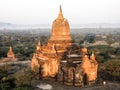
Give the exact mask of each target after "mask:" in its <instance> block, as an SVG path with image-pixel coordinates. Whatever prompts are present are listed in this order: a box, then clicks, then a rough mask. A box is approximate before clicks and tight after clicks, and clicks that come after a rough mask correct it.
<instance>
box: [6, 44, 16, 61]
mask: <svg viewBox="0 0 120 90" xmlns="http://www.w3.org/2000/svg"><path fill="white" fill-rule="evenodd" d="M7 58H11V59H15V54H14V52H13V50H12V47H11V46H10V48H9V51H8V53H7Z"/></svg>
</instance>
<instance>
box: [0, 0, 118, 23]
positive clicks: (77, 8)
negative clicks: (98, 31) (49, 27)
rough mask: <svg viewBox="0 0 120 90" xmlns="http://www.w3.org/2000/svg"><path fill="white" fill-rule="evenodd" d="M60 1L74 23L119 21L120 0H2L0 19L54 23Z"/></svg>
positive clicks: (0, 20)
mask: <svg viewBox="0 0 120 90" xmlns="http://www.w3.org/2000/svg"><path fill="white" fill-rule="evenodd" d="M60 4H61V5H62V11H63V15H64V17H65V18H67V19H68V21H69V22H70V23H71V24H88V23H120V0H0V22H8V23H14V24H52V22H53V20H54V19H55V18H56V17H57V15H58V12H59V6H60Z"/></svg>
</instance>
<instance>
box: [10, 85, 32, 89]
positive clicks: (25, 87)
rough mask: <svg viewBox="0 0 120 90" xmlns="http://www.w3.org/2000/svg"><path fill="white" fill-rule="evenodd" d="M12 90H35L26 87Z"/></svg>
mask: <svg viewBox="0 0 120 90" xmlns="http://www.w3.org/2000/svg"><path fill="white" fill-rule="evenodd" d="M12 90H33V88H32V87H30V86H24V87H16V88H14V89H12Z"/></svg>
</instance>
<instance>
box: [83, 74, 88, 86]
mask: <svg viewBox="0 0 120 90" xmlns="http://www.w3.org/2000/svg"><path fill="white" fill-rule="evenodd" d="M83 84H84V85H88V77H87V74H84V75H83Z"/></svg>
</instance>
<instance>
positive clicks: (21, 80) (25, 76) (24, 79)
mask: <svg viewBox="0 0 120 90" xmlns="http://www.w3.org/2000/svg"><path fill="white" fill-rule="evenodd" d="M14 76H15V84H16V86H26V85H28V86H29V85H31V80H32V73H31V71H30V70H29V69H22V70H21V71H19V72H17V73H16V74H15V75H14Z"/></svg>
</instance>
